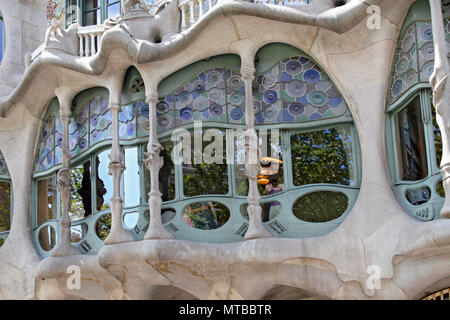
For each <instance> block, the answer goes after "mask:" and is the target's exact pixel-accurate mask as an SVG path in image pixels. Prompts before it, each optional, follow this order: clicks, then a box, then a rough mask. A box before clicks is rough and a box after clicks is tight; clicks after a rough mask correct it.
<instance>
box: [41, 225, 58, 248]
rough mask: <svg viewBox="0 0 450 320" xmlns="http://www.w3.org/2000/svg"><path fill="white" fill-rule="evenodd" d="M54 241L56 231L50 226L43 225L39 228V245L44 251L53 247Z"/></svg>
mask: <svg viewBox="0 0 450 320" xmlns="http://www.w3.org/2000/svg"><path fill="white" fill-rule="evenodd" d="M55 243H56V232H55V229H54V228H53V227H52V226H44V227H42V228H41V230H39V245H40V246H41V248H42V249H43V250H45V251H50V250H51V249H53V247H54V246H55Z"/></svg>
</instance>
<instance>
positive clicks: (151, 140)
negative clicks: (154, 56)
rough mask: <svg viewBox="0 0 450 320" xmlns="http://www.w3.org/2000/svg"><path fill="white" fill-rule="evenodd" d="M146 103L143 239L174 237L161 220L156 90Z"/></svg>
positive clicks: (159, 148)
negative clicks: (147, 174)
mask: <svg viewBox="0 0 450 320" xmlns="http://www.w3.org/2000/svg"><path fill="white" fill-rule="evenodd" d="M146 100H147V101H146V102H147V104H148V106H149V119H148V120H149V124H150V125H149V133H148V144H147V152H146V153H145V157H146V158H145V166H146V167H147V169H148V170H149V171H150V192H149V194H148V197H149V199H148V203H149V210H150V224H149V227H148V230H147V232H146V233H145V237H144V239H147V240H149V239H174V238H175V237H174V236H173V235H172V234H171V233H170V232H169V231H167V230H166V229H165V228H164V227H163V225H162V221H161V205H162V198H161V196H162V194H161V192H160V191H159V170H160V169H161V168H162V166H163V164H164V160H163V158H162V157H161V156H160V154H159V153H160V151H161V150H162V149H163V147H162V146H161V144H160V143H159V141H158V136H157V134H156V126H157V122H156V104H157V103H158V93H157V90H156V89H154V90H151V92H150V93H148V94H147V99H146Z"/></svg>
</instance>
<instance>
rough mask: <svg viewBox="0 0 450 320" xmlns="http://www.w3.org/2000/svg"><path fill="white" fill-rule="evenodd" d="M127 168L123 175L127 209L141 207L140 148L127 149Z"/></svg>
mask: <svg viewBox="0 0 450 320" xmlns="http://www.w3.org/2000/svg"><path fill="white" fill-rule="evenodd" d="M125 166H126V169H125V171H124V173H123V181H124V193H125V207H134V206H137V205H139V196H140V189H141V188H140V183H139V163H138V148H137V147H134V148H127V149H125Z"/></svg>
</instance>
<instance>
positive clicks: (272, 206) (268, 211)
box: [240, 201, 281, 222]
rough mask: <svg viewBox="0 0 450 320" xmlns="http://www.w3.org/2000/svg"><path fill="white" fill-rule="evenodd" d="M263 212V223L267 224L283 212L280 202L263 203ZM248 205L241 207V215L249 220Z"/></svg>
mask: <svg viewBox="0 0 450 320" xmlns="http://www.w3.org/2000/svg"><path fill="white" fill-rule="evenodd" d="M261 207H262V212H261V219H262V222H267V221H270V220H272V219H274V218H275V217H276V216H278V214H279V213H280V211H281V203H279V202H278V201H270V202H263V203H261ZM247 208H248V203H244V204H243V205H241V208H240V210H241V214H242V216H243V217H244V218H245V219H247V220H248V211H247Z"/></svg>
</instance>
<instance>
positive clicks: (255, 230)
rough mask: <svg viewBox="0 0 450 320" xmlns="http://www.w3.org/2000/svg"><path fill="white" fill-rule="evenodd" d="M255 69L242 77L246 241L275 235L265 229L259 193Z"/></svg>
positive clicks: (246, 70) (244, 70) (246, 69)
mask: <svg viewBox="0 0 450 320" xmlns="http://www.w3.org/2000/svg"><path fill="white" fill-rule="evenodd" d="M254 74H255V69H251V68H242V70H241V75H242V79H243V81H244V85H245V121H246V130H245V139H246V144H245V148H246V152H247V155H248V157H247V160H246V164H245V171H246V176H247V178H248V196H247V199H248V208H247V212H248V219H249V225H248V229H247V232H246V233H245V237H244V238H245V240H250V239H258V238H269V237H273V235H272V234H271V233H270V232H269V231H268V230H266V229H265V228H264V225H263V224H262V220H261V212H262V208H261V204H260V202H261V195H260V194H259V191H258V181H257V179H258V173H259V171H260V170H261V167H260V164H259V157H258V136H257V134H256V130H255V111H254V108H253V93H252V81H253V80H254V79H255V75H254Z"/></svg>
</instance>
